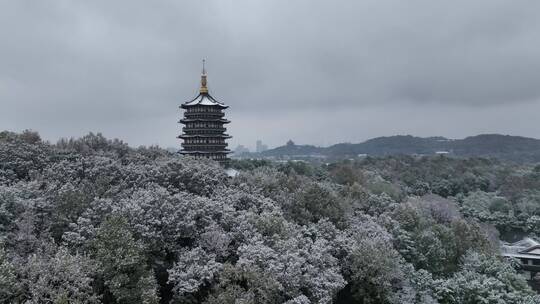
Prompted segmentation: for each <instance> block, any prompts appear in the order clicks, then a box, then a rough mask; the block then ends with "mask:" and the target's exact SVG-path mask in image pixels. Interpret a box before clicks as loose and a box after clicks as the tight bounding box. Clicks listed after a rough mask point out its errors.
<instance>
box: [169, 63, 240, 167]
mask: <svg viewBox="0 0 540 304" xmlns="http://www.w3.org/2000/svg"><path fill="white" fill-rule="evenodd" d="M180 107H181V108H182V109H184V110H185V111H184V118H182V119H181V120H180V123H181V124H183V125H184V127H183V128H182V135H180V136H178V138H180V139H182V140H183V141H184V142H183V143H182V149H181V150H180V153H181V154H183V155H190V156H193V157H195V158H210V159H214V160H217V161H227V160H228V157H227V154H229V153H231V151H230V150H228V149H227V143H226V142H225V140H226V139H228V138H231V136H229V135H228V134H226V133H225V131H227V129H226V128H225V124H228V123H230V121H229V120H227V119H225V118H224V116H225V113H224V112H223V111H224V110H225V109H227V108H228V106H227V105H225V104H223V103H221V102H219V101H217V100H216V99H215V98H214V97H212V96H211V95H210V93H208V87H207V85H206V69H205V66H204V60H203V71H202V75H201V88H200V89H199V95H197V97H195V99H193V100H191V101H188V102H186V103H183V104H182V105H181V106H180Z"/></svg>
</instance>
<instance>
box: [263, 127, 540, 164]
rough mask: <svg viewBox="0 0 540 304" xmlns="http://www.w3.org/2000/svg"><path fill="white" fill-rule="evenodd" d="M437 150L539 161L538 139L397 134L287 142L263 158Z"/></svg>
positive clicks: (521, 160)
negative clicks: (325, 143) (353, 140)
mask: <svg viewBox="0 0 540 304" xmlns="http://www.w3.org/2000/svg"><path fill="white" fill-rule="evenodd" d="M439 151H446V152H449V154H450V155H454V156H482V157H497V158H501V159H506V160H513V161H519V162H530V161H532V162H538V161H540V140H538V139H534V138H527V137H521V136H510V135H499V134H484V135H477V136H471V137H467V138H464V139H447V138H444V137H415V136H411V135H397V136H389V137H377V138H373V139H370V140H367V141H365V142H362V143H358V144H350V143H341V144H336V145H333V146H330V147H315V146H309V145H302V146H301V145H296V144H294V143H292V142H289V143H288V144H287V145H285V146H281V147H278V148H275V149H272V150H268V151H265V152H264V153H263V155H265V156H297V155H325V156H328V157H332V158H344V157H351V156H356V155H358V154H367V155H371V156H385V155H400V154H406V155H412V154H435V153H436V152H439Z"/></svg>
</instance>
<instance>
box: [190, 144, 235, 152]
mask: <svg viewBox="0 0 540 304" xmlns="http://www.w3.org/2000/svg"><path fill="white" fill-rule="evenodd" d="M182 148H184V149H183V150H184V151H189V152H201V151H202V152H227V151H229V150H227V149H225V147H224V146H204V147H202V146H186V145H182Z"/></svg>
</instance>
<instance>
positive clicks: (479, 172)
mask: <svg viewBox="0 0 540 304" xmlns="http://www.w3.org/2000/svg"><path fill="white" fill-rule="evenodd" d="M231 166H233V167H235V168H236V169H238V170H239V171H240V173H239V174H238V175H237V176H235V177H229V176H228V175H227V174H226V172H225V169H224V168H223V167H222V166H220V165H219V164H218V163H215V162H212V161H206V160H194V159H190V158H184V157H179V156H178V155H176V154H174V153H169V152H167V151H166V150H163V149H160V148H158V147H141V148H130V147H129V146H127V145H126V144H125V143H123V142H121V141H119V140H108V139H106V138H104V137H103V136H101V135H100V134H97V135H96V134H89V135H87V136H84V137H82V138H80V139H71V140H60V141H59V142H58V143H56V144H50V143H47V142H44V141H42V140H41V138H40V136H39V135H38V134H37V133H34V132H30V131H26V132H23V133H20V134H16V133H11V132H2V133H0V301H1V302H3V303H216V304H217V303H244V304H247V303H288V304H293V303H294V304H307V303H366V304H368V303H369V304H375V303H494V304H495V303H497V304H498V303H539V301H540V300H539V298H538V297H537V296H536V294H535V292H533V291H532V289H531V288H530V287H529V285H528V284H527V281H526V280H525V278H524V277H523V276H522V275H520V274H518V272H517V270H516V263H515V261H511V260H510V261H507V260H504V259H502V258H501V257H500V255H499V238H504V237H505V235H510V236H512V235H516V234H522V235H525V234H530V235H536V234H540V166H535V165H522V164H521V165H517V164H511V163H504V162H499V161H496V160H487V159H456V158H448V157H424V158H413V157H407V156H401V157H397V156H396V157H385V158H366V159H364V160H362V161H355V162H351V161H344V162H340V163H335V164H330V165H311V164H307V163H285V164H275V163H270V162H265V161H233V162H232V163H231Z"/></svg>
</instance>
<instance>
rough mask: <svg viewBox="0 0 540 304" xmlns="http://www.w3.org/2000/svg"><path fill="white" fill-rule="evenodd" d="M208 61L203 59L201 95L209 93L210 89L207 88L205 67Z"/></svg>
mask: <svg viewBox="0 0 540 304" xmlns="http://www.w3.org/2000/svg"><path fill="white" fill-rule="evenodd" d="M205 63H206V60H204V59H203V61H202V74H201V89H200V90H199V92H200V93H201V94H206V93H208V88H207V87H206V67H205Z"/></svg>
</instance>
